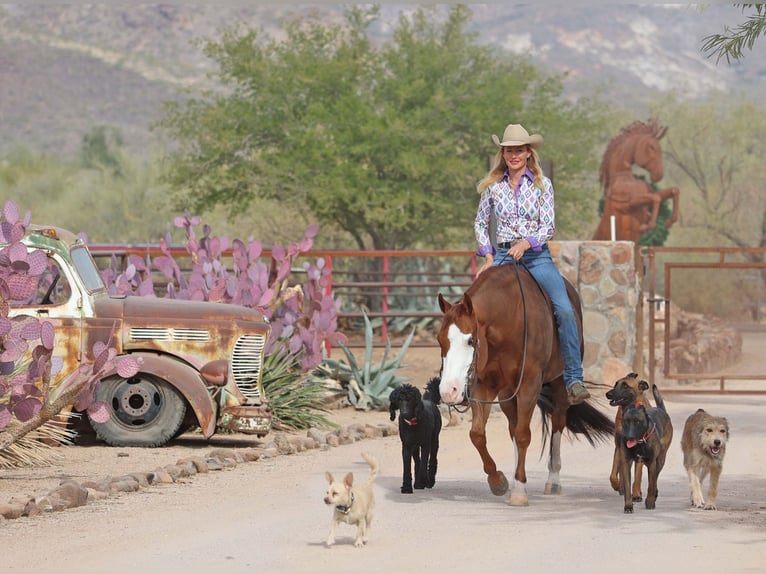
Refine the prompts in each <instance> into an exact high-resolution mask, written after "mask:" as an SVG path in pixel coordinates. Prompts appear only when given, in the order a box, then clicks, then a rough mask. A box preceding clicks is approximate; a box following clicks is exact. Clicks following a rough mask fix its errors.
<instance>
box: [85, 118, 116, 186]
mask: <svg viewBox="0 0 766 574" xmlns="http://www.w3.org/2000/svg"><path fill="white" fill-rule="evenodd" d="M122 147H123V140H122V134H121V133H120V131H119V130H118V129H116V128H110V127H107V126H96V127H94V128H93V129H91V130H90V131H89V132H88V133H87V134H85V135H84V136H82V143H81V144H80V162H81V164H82V166H83V167H84V168H86V169H101V170H106V171H109V172H110V173H112V174H113V175H115V176H120V175H122V159H121V157H120V151H121V149H122Z"/></svg>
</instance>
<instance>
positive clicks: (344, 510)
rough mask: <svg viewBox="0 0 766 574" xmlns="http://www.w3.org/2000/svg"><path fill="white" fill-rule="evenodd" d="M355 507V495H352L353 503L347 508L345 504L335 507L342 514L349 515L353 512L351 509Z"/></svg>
mask: <svg viewBox="0 0 766 574" xmlns="http://www.w3.org/2000/svg"><path fill="white" fill-rule="evenodd" d="M352 506H354V493H353V492H352V493H351V502H350V503H349V504H348V506H346V505H345V504H339V505H338V506H336V507H335V510H337V511H338V512H340V513H341V514H348V513H349V512H351V507H352Z"/></svg>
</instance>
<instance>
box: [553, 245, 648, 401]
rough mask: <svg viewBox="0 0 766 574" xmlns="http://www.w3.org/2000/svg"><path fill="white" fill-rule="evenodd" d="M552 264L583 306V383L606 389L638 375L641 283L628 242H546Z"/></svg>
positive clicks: (640, 350) (633, 250)
mask: <svg viewBox="0 0 766 574" xmlns="http://www.w3.org/2000/svg"><path fill="white" fill-rule="evenodd" d="M549 247H550V250H551V254H552V255H553V258H554V261H556V264H557V265H558V267H559V269H560V270H561V273H562V275H564V276H565V277H566V278H567V279H569V281H571V282H572V284H573V285H574V286H575V288H576V289H577V291H578V292H579V293H580V297H581V299H582V304H583V330H584V338H585V355H584V358H583V367H584V369H585V378H586V379H587V380H589V381H593V382H595V383H603V384H605V385H608V386H610V387H611V386H612V384H613V383H614V381H616V380H617V379H618V378H620V377H622V376H625V375H626V374H627V373H629V372H631V371H636V370H640V369H639V368H638V366H637V365H639V366H640V365H641V363H642V361H638V362H637V361H636V357H641V356H642V341H643V337H642V333H643V329H642V324H643V322H642V299H641V277H640V275H639V273H637V265H636V250H635V247H634V244H633V242H632V241H615V242H612V241H551V242H550V243H549Z"/></svg>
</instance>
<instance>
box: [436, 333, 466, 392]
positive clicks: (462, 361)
mask: <svg viewBox="0 0 766 574" xmlns="http://www.w3.org/2000/svg"><path fill="white" fill-rule="evenodd" d="M447 339H449V349H448V351H447V354H446V355H444V358H443V359H442V380H441V384H440V385H439V392H440V393H441V396H442V400H443V401H444V402H445V403H460V402H462V401H463V389H464V388H465V384H466V381H467V380H468V370H469V369H470V368H471V363H472V362H473V352H474V348H473V336H472V335H471V333H463V332H462V331H461V330H460V329H458V328H457V325H454V324H453V325H450V326H449V328H448V329H447Z"/></svg>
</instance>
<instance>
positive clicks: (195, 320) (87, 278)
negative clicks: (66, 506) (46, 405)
mask: <svg viewBox="0 0 766 574" xmlns="http://www.w3.org/2000/svg"><path fill="white" fill-rule="evenodd" d="M22 241H23V243H24V244H25V245H26V246H27V248H28V249H29V250H33V249H36V250H41V251H43V252H44V253H45V254H46V256H47V267H46V269H45V271H44V272H43V273H42V275H41V276H40V281H39V285H38V289H37V291H36V292H35V293H34V294H32V295H31V296H30V297H29V298H28V299H27V300H24V301H12V302H11V311H10V313H9V315H10V316H14V315H20V314H25V315H32V316H35V317H37V318H39V319H45V320H47V321H49V322H51V323H52V324H53V325H54V327H55V348H54V351H53V356H54V358H56V357H59V358H60V359H61V361H62V362H63V368H62V369H61V370H60V372H59V373H58V375H57V376H56V380H63V379H64V377H65V376H66V375H68V374H70V373H72V372H73V371H74V370H75V369H77V368H78V367H79V366H80V365H81V364H82V363H84V362H92V360H93V357H92V356H91V355H90V353H91V349H92V348H93V345H94V343H96V342H98V341H101V342H104V343H106V344H108V345H109V346H110V347H113V348H115V349H116V351H117V355H118V356H120V355H133V356H135V357H140V370H139V372H138V373H136V374H135V375H134V376H132V377H129V378H122V377H121V376H120V375H118V374H117V373H114V374H111V375H109V376H107V377H105V378H104V379H103V380H101V381H100V382H99V384H98V387H97V391H96V399H97V400H102V401H105V402H106V403H107V404H108V405H109V407H110V417H109V419H108V420H107V421H106V422H103V423H99V422H96V421H93V420H89V422H90V424H91V426H92V427H93V429H94V430H95V432H96V434H97V435H98V437H99V438H100V439H102V440H104V441H105V442H106V443H108V444H110V445H113V446H148V447H156V446H162V445H163V444H165V443H166V442H168V441H169V440H170V439H172V438H173V437H175V436H177V435H178V434H180V433H181V432H183V431H184V430H186V429H188V428H189V427H191V426H194V425H197V426H199V428H200V430H201V433H202V435H203V436H204V437H205V438H209V437H211V436H212V435H213V434H215V432H216V430H219V429H228V430H232V431H237V432H242V433H248V434H254V435H257V436H265V435H266V434H268V433H269V431H270V429H271V420H272V416H271V409H270V407H269V404H268V400H267V398H266V397H265V394H264V391H263V387H262V383H261V377H262V368H263V362H264V349H265V345H266V341H267V339H268V336H269V334H270V330H271V328H270V325H269V323H268V321H267V319H265V318H264V316H263V315H262V314H261V313H259V312H258V311H256V310H254V309H250V308H247V307H242V306H238V305H230V304H225V303H211V302H200V301H186V300H178V299H166V298H158V297H153V296H148V297H139V296H134V295H131V296H113V295H110V294H109V293H108V291H107V288H106V286H105V285H104V282H103V280H102V278H101V274H100V272H99V269H98V267H97V266H96V264H95V262H94V260H93V257H92V256H91V254H90V252H89V250H88V247H87V245H86V244H85V243H84V242H83V241H82V240H81V239H80V238H79V237H77V236H76V235H75V234H73V233H71V232H69V231H66V230H63V229H60V228H56V227H51V226H40V225H29V226H28V227H27V233H26V235H25V237H24V239H23V240H22ZM54 384H55V383H54ZM53 392H54V393H55V387H54V390H53Z"/></svg>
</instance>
